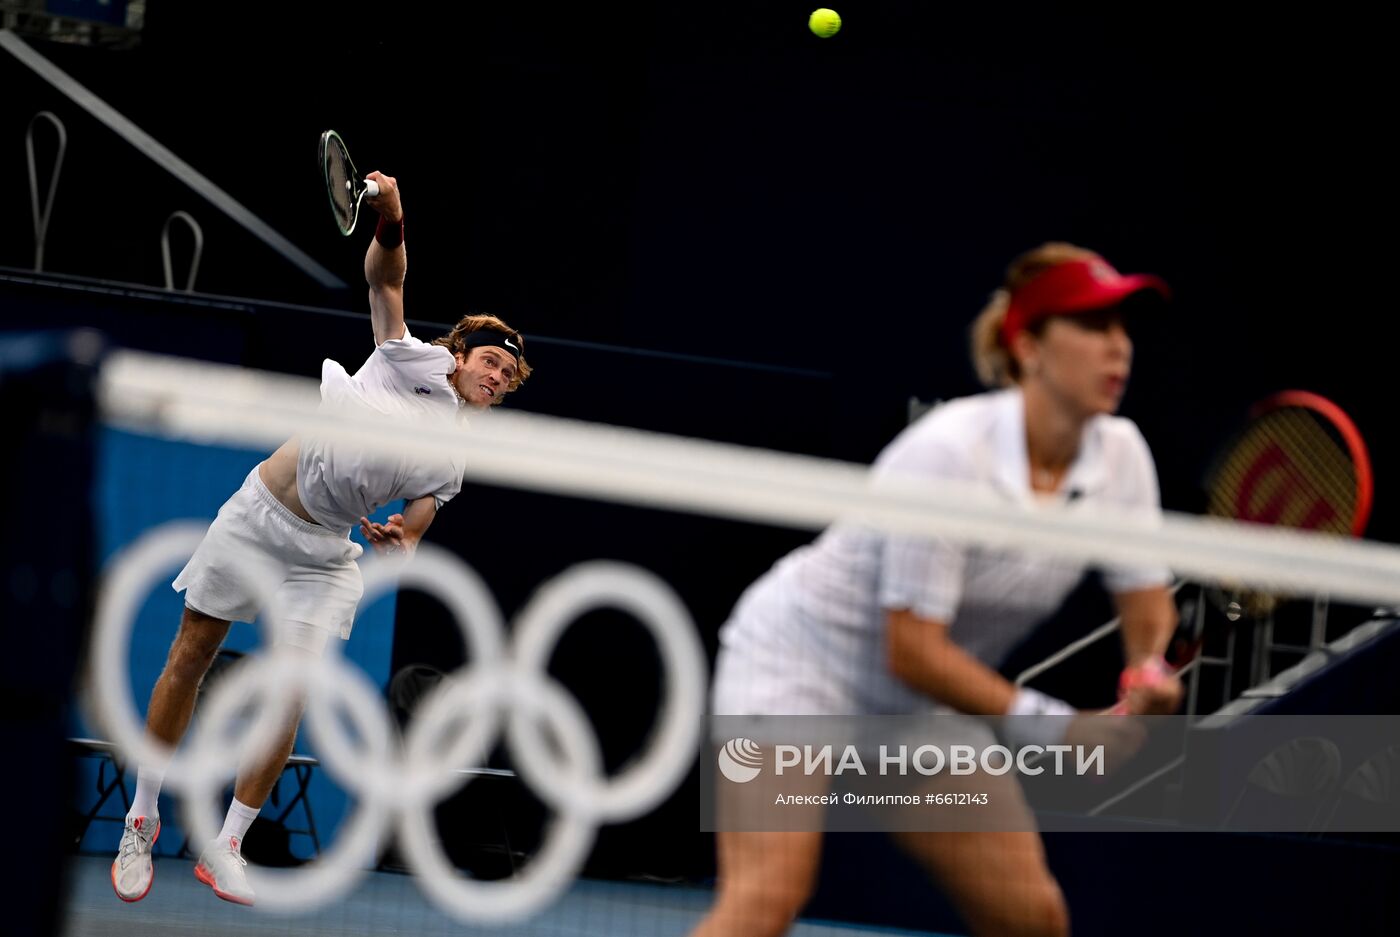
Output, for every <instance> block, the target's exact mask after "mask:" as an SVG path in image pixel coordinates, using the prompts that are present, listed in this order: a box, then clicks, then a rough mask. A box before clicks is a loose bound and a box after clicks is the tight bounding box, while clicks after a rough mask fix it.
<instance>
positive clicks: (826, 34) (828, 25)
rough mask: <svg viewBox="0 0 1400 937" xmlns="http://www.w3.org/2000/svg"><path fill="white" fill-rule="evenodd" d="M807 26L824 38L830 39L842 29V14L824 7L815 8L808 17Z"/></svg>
mask: <svg viewBox="0 0 1400 937" xmlns="http://www.w3.org/2000/svg"><path fill="white" fill-rule="evenodd" d="M807 28H808V29H810V30H811V31H812V32H813V33H815V34H816V35H818V36H820V37H821V38H823V39H830V38H831V37H832V36H834V35H836V34H837V33H838V32H840V31H841V16H840V14H839V13H837V12H836V11H835V10H828V9H827V8H826V7H822V8H821V9H820V10H813V11H812V15H811V16H809V17H808V18H807Z"/></svg>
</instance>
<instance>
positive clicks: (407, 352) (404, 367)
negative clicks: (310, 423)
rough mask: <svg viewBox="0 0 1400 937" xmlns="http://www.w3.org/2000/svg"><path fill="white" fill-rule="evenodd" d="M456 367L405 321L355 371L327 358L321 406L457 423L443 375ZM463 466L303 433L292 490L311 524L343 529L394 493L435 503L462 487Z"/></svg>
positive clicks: (447, 354)
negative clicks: (415, 334) (399, 331)
mask: <svg viewBox="0 0 1400 937" xmlns="http://www.w3.org/2000/svg"><path fill="white" fill-rule="evenodd" d="M456 367H457V362H456V359H455V358H454V357H453V355H452V352H450V351H448V350H447V349H446V348H444V347H442V346H441V345H431V344H427V343H425V342H421V341H419V340H418V339H416V338H414V337H413V336H412V335H411V334H409V331H408V328H407V327H405V328H404V333H403V338H396V339H390V340H389V341H386V342H384V343H382V344H380V345H379V346H377V347H376V348H375V349H374V352H373V353H372V354H371V355H370V356H369V358H367V359H366V360H365V363H364V364H363V365H361V366H360V369H359V370H358V371H356V372H355V373H354V375H350V374H347V373H346V371H345V368H343V367H342V366H341V365H340V364H339V363H338V362H335V361H332V360H330V359H329V358H328V359H326V360H325V361H324V362H323V363H322V365H321V406H322V407H323V408H326V407H330V408H337V407H345V408H348V409H350V410H352V411H353V410H355V409H367V410H371V411H373V412H376V413H379V414H382V415H385V416H392V417H396V418H402V419H403V420H405V421H407V422H418V423H421V424H423V425H424V426H426V427H429V428H434V427H446V426H456V425H457V423H458V416H459V413H460V410H461V403H460V402H459V400H458V397H457V394H456V392H455V391H454V390H453V387H452V384H451V382H450V381H449V380H448V377H449V375H451V374H452V372H453V371H454V370H455V369H456ZM464 470H465V465H464V464H463V463H462V462H461V461H460V460H458V459H454V458H448V457H443V458H440V459H426V458H423V457H420V456H417V455H415V456H412V457H406V456H394V455H388V456H386V455H384V454H381V453H373V454H372V453H371V452H368V451H366V450H364V449H362V448H360V447H358V446H354V445H347V444H343V443H334V444H332V443H328V442H326V441H324V440H321V439H317V438H315V437H312V436H305V437H303V438H302V440H301V449H300V454H299V456H298V459H297V494H298V495H299V496H300V497H301V503H302V506H303V507H305V508H306V510H307V513H309V514H310V515H311V516H312V517H314V518H315V519H316V521H317V523H319V524H321V525H322V526H324V527H328V528H330V529H331V530H335V531H342V530H345V531H348V530H349V529H350V528H351V527H353V526H354V525H355V524H357V523H359V520H360V518H361V517H362V516H363V517H368V516H369V515H371V514H373V513H374V512H375V511H377V510H379V508H381V507H383V506H384V505H385V504H388V503H389V502H390V501H395V500H398V499H399V498H404V499H407V500H410V501H412V500H414V499H417V498H422V497H425V496H427V495H432V496H433V497H434V498H435V499H436V500H437V506H438V507H439V508H440V507H442V505H443V504H445V503H446V502H447V501H448V500H450V499H451V498H452V497H453V496H454V495H456V494H457V492H458V491H460V490H461V488H462V474H463V472H464Z"/></svg>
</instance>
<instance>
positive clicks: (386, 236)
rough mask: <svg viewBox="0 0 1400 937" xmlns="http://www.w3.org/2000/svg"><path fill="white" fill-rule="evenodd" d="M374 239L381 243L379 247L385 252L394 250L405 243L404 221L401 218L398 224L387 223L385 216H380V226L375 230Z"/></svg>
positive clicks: (376, 226)
mask: <svg viewBox="0 0 1400 937" xmlns="http://www.w3.org/2000/svg"><path fill="white" fill-rule="evenodd" d="M374 239H375V240H376V241H378V242H379V246H380V247H383V248H384V249H385V250H390V251H391V250H393V249H394V248H396V247H398V246H399V245H400V244H402V243H403V219H402V218H400V219H399V221H398V224H395V223H394V222H392V221H386V220H385V218H384V216H383V215H380V216H379V224H377V225H375V228H374Z"/></svg>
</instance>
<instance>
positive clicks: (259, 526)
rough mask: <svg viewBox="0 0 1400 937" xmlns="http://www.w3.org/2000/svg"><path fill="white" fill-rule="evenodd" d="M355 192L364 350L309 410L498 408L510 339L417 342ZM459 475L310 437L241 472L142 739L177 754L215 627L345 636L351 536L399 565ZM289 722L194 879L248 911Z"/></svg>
mask: <svg viewBox="0 0 1400 937" xmlns="http://www.w3.org/2000/svg"><path fill="white" fill-rule="evenodd" d="M368 178H370V179H374V180H376V181H377V182H378V183H379V189H380V192H379V195H378V197H376V198H373V199H369V200H368V202H369V204H370V205H371V206H373V208H374V209H375V210H376V211H377V212H378V213H379V216H380V218H379V225H378V228H377V229H376V231H375V235H374V240H372V241H371V242H370V245H369V251H368V253H366V255H365V280H366V281H367V282H368V284H369V306H370V324H371V325H372V326H373V329H374V344H375V348H374V351H373V353H372V354H370V356H369V358H367V359H366V360H365V363H364V364H363V365H361V366H360V369H359V370H358V371H356V372H355V374H353V375H350V374H348V373H346V371H345V369H344V368H343V367H341V366H340V365H339V364H338V363H336V362H334V361H330V360H327V361H325V362H324V363H323V365H322V369H321V398H322V401H323V406H330V407H337V408H350V409H355V408H363V409H366V410H369V411H374V412H377V413H380V414H385V415H390V416H393V417H396V418H402V419H405V420H419V421H423V422H425V423H427V424H430V425H432V424H444V423H445V424H449V425H450V424H452V423H454V422H455V421H456V420H457V419H458V418H459V416H460V415H461V414H462V413H463V412H464V411H465V409H466V408H473V409H478V410H484V409H486V408H487V407H490V406H494V405H496V404H499V403H500V402H501V400H502V399H503V398H504V397H505V395H506V394H507V393H510V392H511V391H514V390H515V389H516V388H518V387H519V386H520V384H521V382H523V381H524V380H525V379H526V377H528V376H529V374H530V370H531V369H530V366H529V365H528V364H527V363H526V362H525V357H524V354H523V352H524V341H523V340H522V338H521V336H520V333H519V332H517V331H515V330H514V329H512V328H510V327H509V326H507V325H506V324H505V323H504V322H502V321H501V320H500V319H497V318H495V317H494V316H482V315H476V316H467V317H465V318H464V319H462V320H461V321H460V322H458V323H457V325H456V326H455V327H454V328H453V329H452V330H451V331H450V332H449V333H448V334H446V335H444V336H442V337H441V338H439V339H437V340H436V341H434V342H432V343H431V344H426V343H424V342H422V341H419V340H418V339H417V338H415V337H413V336H412V335H411V334H409V331H408V328H407V327H406V326H405V325H404V317H403V283H404V274H405V270H406V256H405V250H404V245H403V208H402V205H401V203H400V199H399V191H398V184H397V181H396V180H395V179H394V178H393V177H390V176H385V175H382V174H381V173H378V172H372V173H370V174H369V176H368ZM462 473H463V466H462V465H460V464H458V463H457V462H456V461H453V460H450V459H446V458H444V459H442V460H436V461H435V460H423V459H409V458H404V457H386V456H377V455H371V454H369V453H366V452H364V451H361V450H359V449H357V448H356V447H353V446H348V445H341V444H331V443H329V442H326V441H323V440H318V439H315V438H312V437H304V438H298V439H292V440H290V441H288V442H287V443H285V444H284V445H283V446H282V447H281V448H280V449H278V450H277V451H276V452H274V453H273V454H272V455H271V456H269V457H268V458H267V459H266V460H265V461H263V462H262V463H261V464H259V465H258V466H257V467H256V468H254V469H253V471H251V472H250V473H249V474H248V477H247V479H245V480H244V482H243V487H242V488H240V489H239V490H238V492H237V493H235V494H234V496H233V497H232V498H230V499H229V500H228V501H227V502H225V504H224V506H223V507H222V508H220V509H219V515H218V517H217V518H216V519H215V521H214V523H213V524H211V525H210V527H209V532H208V533H207V534H206V535H205V537H204V540H203V541H202V542H201V543H200V545H199V548H198V549H197V550H196V551H195V554H194V556H193V557H192V558H191V559H190V562H189V565H187V566H186V567H185V568H184V570H183V571H182V572H181V573H180V575H179V577H178V578H176V580H175V583H174V587H175V589H176V590H177V591H183V592H184V593H185V611H184V615H183V617H182V618H181V620H180V630H179V632H178V633H177V634H176V636H175V642H174V643H173V644H172V645H171V647H170V656H169V658H168V659H167V661H166V664H165V668H164V670H163V671H162V672H161V675H160V678H159V679H158V680H157V681H156V686H155V689H154V691H153V692H152V693H151V703H150V708H149V709H148V711H147V715H146V726H147V729H148V731H149V732H150V733H151V735H152V736H154V737H155V738H157V739H159V740H160V741H161V742H164V743H165V744H166V745H170V746H174V745H176V744H177V743H178V742H179V741H180V739H181V737H182V736H183V735H184V733H185V729H186V727H187V726H188V725H189V721H190V716H191V714H192V712H193V710H194V704H195V695H196V692H197V690H198V689H199V684H200V681H201V680H203V679H204V675H205V673H206V672H207V671H208V669H209V666H210V664H211V663H212V661H213V659H214V655H215V653H216V652H217V651H218V649H219V646H220V644H222V643H223V640H224V637H225V635H227V634H228V629H229V623H230V622H231V621H252V620H253V619H254V618H255V617H256V616H257V614H258V612H259V610H260V608H262V607H263V606H264V604H265V601H266V600H267V599H268V598H269V596H270V595H272V594H275V596H276V600H277V602H278V606H279V608H280V609H282V610H283V612H284V618H285V619H286V622H285V625H286V627H285V629H283V631H282V633H280V634H279V635H278V637H277V641H278V643H284V644H288V645H291V646H293V647H296V648H299V649H301V650H302V651H304V652H305V653H308V654H313V655H320V654H321V653H322V652H323V651H324V649H325V647H326V643H327V641H328V640H329V639H330V638H331V637H332V636H335V637H338V638H341V639H344V638H348V637H349V636H350V627H351V624H352V621H353V619H354V614H355V606H356V604H357V603H358V602H359V599H360V593H361V591H362V584H361V580H360V570H359V567H358V566H357V565H356V564H355V560H356V558H358V557H359V556H360V554H361V552H362V550H361V548H360V547H359V545H358V544H355V543H353V542H352V541H351V540H350V537H349V533H350V528H351V527H353V526H354V525H355V524H356V523H358V524H359V525H360V530H361V532H362V533H363V534H364V536H365V538H366V539H367V540H368V541H369V542H370V543H371V544H372V545H373V546H374V547H375V548H376V549H377V550H380V551H384V552H398V553H406V554H411V553H412V552H413V550H414V549H415V548H416V546H417V544H418V541H419V540H420V539H421V538H422V536H423V534H424V532H425V531H426V530H427V529H428V525H430V524H431V523H432V522H433V517H434V516H435V515H436V514H437V511H438V509H439V508H440V507H441V506H442V505H443V504H444V503H445V502H446V501H448V500H449V499H451V498H452V497H453V496H454V495H455V494H457V492H458V490H459V489H460V488H461V484H462ZM399 498H402V499H404V500H405V501H406V502H407V505H406V506H405V508H404V512H403V513H402V514H394V515H393V516H391V517H390V518H389V519H388V523H385V524H379V523H376V522H372V521H370V520H369V519H368V518H369V515H370V514H373V513H374V512H375V511H376V510H378V509H379V508H380V507H381V506H382V505H384V504H387V503H388V502H390V501H394V500H396V499H399ZM299 721H300V709H299V708H297V710H296V711H295V712H293V713H292V714H291V715H290V716H289V718H288V721H287V724H286V726H285V730H284V733H283V736H282V738H281V744H280V746H278V747H277V748H276V749H275V750H274V751H272V752H271V753H270V754H269V755H268V756H267V757H266V758H265V759H263V760H262V761H261V763H257V764H252V765H244V766H243V768H242V769H241V770H240V772H239V775H238V779H237V783H236V785H235V787H234V798H233V803H232V804H231V805H230V807H229V810H228V815H227V817H226V819H225V821H224V826H223V829H222V830H221V831H220V833H219V835H218V837H217V838H216V839H214V840H213V841H212V842H210V843H209V844H208V845H207V846H206V847H205V849H204V851H203V854H202V855H201V856H200V859H199V863H198V864H197V865H196V866H195V875H196V876H197V877H198V878H199V880H200V881H201V882H203V883H205V884H206V885H208V886H209V887H210V888H212V889H213V890H214V894H216V895H218V896H219V897H220V898H223V899H224V900H226V901H233V902H237V903H239V904H247V905H250V904H252V903H253V891H252V889H251V888H249V887H248V880H247V877H246V876H245V874H244V871H243V867H244V866H245V865H246V864H247V863H246V861H245V860H244V859H243V857H242V855H241V845H242V842H243V837H244V835H245V834H246V833H247V831H248V827H249V826H250V825H251V824H252V822H253V819H254V818H255V817H256V816H257V815H258V811H259V809H260V808H261V806H262V804H263V801H264V800H266V798H267V796H268V794H269V793H270V792H271V791H272V788H273V786H274V785H275V784H276V783H277V779H278V777H279V776H280V775H281V773H282V770H283V768H284V767H285V765H286V761H287V756H288V755H289V754H291V751H292V745H293V742H294V741H295V739H296V728H297V724H298V722H299ZM163 776H164V769H163V766H158V765H141V766H140V768H139V772H138V775H137V782H136V796H135V798H134V800H133V802H132V805H131V811H130V812H129V813H128V814H127V818H126V830H125V833H124V834H123V835H122V841H121V847H120V850H119V852H118V854H117V858H116V861H114V862H113V863H112V887H113V888H114V889H115V890H116V892H117V896H118V897H119V898H121V899H122V900H123V901H139V900H140V899H142V898H144V897H145V895H146V893H147V892H148V891H149V890H150V888H151V882H152V879H153V877H154V869H153V867H152V863H151V846H152V845H153V844H154V843H155V841H156V838H157V837H158V836H159V835H160V816H159V811H158V809H157V798H158V796H159V793H160V785H161V781H162V779H163Z"/></svg>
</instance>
